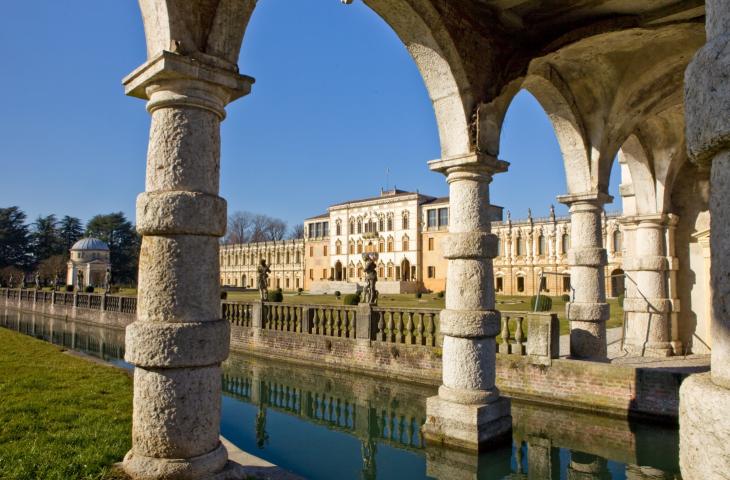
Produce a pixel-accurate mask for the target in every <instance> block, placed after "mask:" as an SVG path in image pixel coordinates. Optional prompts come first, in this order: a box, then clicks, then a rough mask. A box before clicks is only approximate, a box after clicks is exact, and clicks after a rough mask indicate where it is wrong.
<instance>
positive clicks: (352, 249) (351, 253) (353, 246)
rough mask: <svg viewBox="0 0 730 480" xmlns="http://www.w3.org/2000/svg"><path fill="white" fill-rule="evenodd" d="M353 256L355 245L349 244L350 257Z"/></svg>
mask: <svg viewBox="0 0 730 480" xmlns="http://www.w3.org/2000/svg"><path fill="white" fill-rule="evenodd" d="M354 254H355V244H354V243H352V242H350V255H354Z"/></svg>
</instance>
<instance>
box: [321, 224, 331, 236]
mask: <svg viewBox="0 0 730 480" xmlns="http://www.w3.org/2000/svg"><path fill="white" fill-rule="evenodd" d="M322 236H323V237H329V236H330V222H324V223H322Z"/></svg>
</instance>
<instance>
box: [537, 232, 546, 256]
mask: <svg viewBox="0 0 730 480" xmlns="http://www.w3.org/2000/svg"><path fill="white" fill-rule="evenodd" d="M537 254H538V255H545V235H543V234H540V236H539V237H537Z"/></svg>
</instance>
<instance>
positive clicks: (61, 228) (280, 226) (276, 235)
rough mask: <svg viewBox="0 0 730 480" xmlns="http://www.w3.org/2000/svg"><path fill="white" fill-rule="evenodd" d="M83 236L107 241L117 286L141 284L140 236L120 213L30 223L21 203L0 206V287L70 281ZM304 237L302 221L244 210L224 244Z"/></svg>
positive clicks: (237, 215) (230, 225)
mask: <svg viewBox="0 0 730 480" xmlns="http://www.w3.org/2000/svg"><path fill="white" fill-rule="evenodd" d="M83 237H95V238H98V239H100V240H102V241H104V242H106V244H107V245H109V256H110V261H111V268H112V277H113V281H114V283H115V284H117V285H134V284H136V283H137V267H138V263H139V248H140V245H141V237H140V236H139V235H138V234H137V231H136V230H135V228H134V225H133V224H132V223H131V222H130V221H129V220H127V218H126V217H125V216H124V214H123V213H122V212H116V213H109V214H103V215H96V216H94V217H93V218H91V220H89V221H88V222H87V223H86V225H83V223H82V222H81V220H80V219H79V218H77V217H72V216H69V215H65V216H63V217H61V218H59V217H57V216H56V215H55V214H51V215H46V216H43V215H40V216H38V218H36V219H35V221H33V222H31V223H28V222H27V216H26V214H25V212H23V211H22V210H21V209H20V208H19V207H17V206H13V207H7V208H0V285H3V286H6V285H8V283H9V281H10V278H11V276H12V278H13V279H14V282H15V284H16V285H17V284H18V283H19V282H20V279H21V277H27V278H28V281H31V277H33V276H34V275H35V274H36V273H38V275H39V276H40V279H41V282H43V283H44V284H49V283H51V282H52V281H53V279H54V277H55V276H56V275H58V278H59V279H60V280H61V282H64V281H65V279H66V265H67V262H68V260H69V250H70V249H71V247H72V246H73V244H74V243H76V242H77V241H78V240H80V239H81V238H83ZM303 237H304V225H303V224H297V225H295V226H294V227H292V228H291V229H290V228H289V226H288V225H287V223H286V222H285V221H284V220H281V219H279V218H273V217H270V216H268V215H262V214H257V213H252V212H246V211H238V212H234V213H233V214H231V215H230V216H229V217H228V230H227V233H226V235H225V237H223V240H222V241H223V243H224V244H234V243H249V242H270V241H279V240H284V239H297V238H303Z"/></svg>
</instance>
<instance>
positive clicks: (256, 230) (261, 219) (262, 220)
mask: <svg viewBox="0 0 730 480" xmlns="http://www.w3.org/2000/svg"><path fill="white" fill-rule="evenodd" d="M269 218H270V217H267V216H266V215H261V214H258V215H255V216H254V217H253V220H252V222H251V239H250V241H251V242H265V241H267V240H269V238H268V236H267V235H266V229H267V227H268V224H269Z"/></svg>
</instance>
